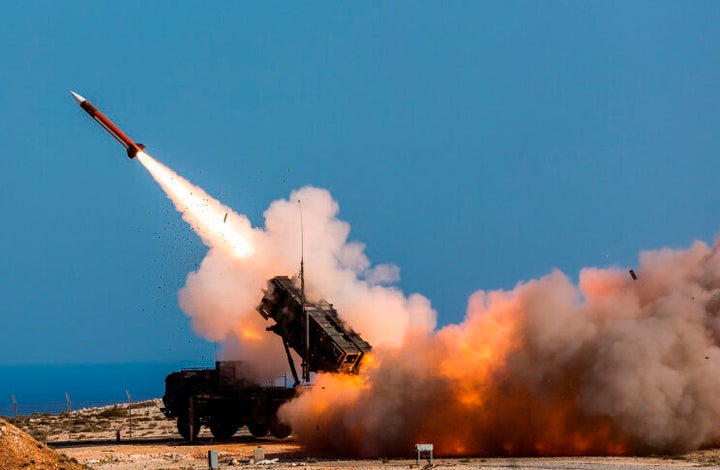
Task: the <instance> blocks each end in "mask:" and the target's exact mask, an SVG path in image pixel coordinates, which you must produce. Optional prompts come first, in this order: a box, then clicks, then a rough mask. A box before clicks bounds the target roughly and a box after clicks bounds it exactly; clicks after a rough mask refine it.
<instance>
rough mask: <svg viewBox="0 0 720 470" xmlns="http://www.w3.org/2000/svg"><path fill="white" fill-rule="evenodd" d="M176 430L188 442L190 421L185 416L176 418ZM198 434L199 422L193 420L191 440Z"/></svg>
mask: <svg viewBox="0 0 720 470" xmlns="http://www.w3.org/2000/svg"><path fill="white" fill-rule="evenodd" d="M177 429H178V432H179V433H180V435H181V436H182V437H183V438H184V439H185V440H186V441H189V440H190V420H189V419H188V417H187V416H178V419H177ZM199 432H200V421H198V420H195V423H194V426H193V436H192V438H193V439H195V438H196V437H197V436H198V433H199Z"/></svg>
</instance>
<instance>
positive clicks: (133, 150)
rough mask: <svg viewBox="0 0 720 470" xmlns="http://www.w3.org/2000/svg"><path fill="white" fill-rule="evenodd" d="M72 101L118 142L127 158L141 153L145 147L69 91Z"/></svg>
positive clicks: (86, 101)
mask: <svg viewBox="0 0 720 470" xmlns="http://www.w3.org/2000/svg"><path fill="white" fill-rule="evenodd" d="M70 94H71V95H72V97H73V99H74V100H75V102H76V103H77V104H79V105H80V107H81V108H82V109H83V110H84V111H85V112H86V113H88V114H89V115H90V117H91V118H93V119H95V120H96V121H97V123H98V124H100V125H101V126H102V127H103V129H105V130H106V131H108V134H110V135H111V136H113V137H115V140H117V141H118V142H120V143H121V144H122V146H123V147H125V149H126V150H127V156H128V157H130V158H135V157H136V156H137V154H138V152H142V150H143V149H144V148H145V146H144V145H143V144H141V143H135V142H134V141H133V140H132V139H131V138H130V137H128V136H127V134H125V133H124V132H123V131H121V130H120V128H119V127H118V126H116V125H115V124H114V123H113V122H112V121H111V120H110V119H108V118H107V116H105V115H104V114H103V113H101V112H100V111H98V110H97V108H96V107H95V106H93V105H92V104H91V103H90V102H89V101H88V100H86V99H85V98H83V97H82V96H80V95H78V94H77V93H75V92H74V91H71V92H70Z"/></svg>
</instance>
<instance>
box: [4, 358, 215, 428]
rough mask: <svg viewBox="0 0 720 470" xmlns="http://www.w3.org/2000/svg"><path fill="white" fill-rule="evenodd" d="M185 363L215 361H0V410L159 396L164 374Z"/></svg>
mask: <svg viewBox="0 0 720 470" xmlns="http://www.w3.org/2000/svg"><path fill="white" fill-rule="evenodd" d="M187 367H214V363H209V364H206V363H197V362H189V361H184V362H147V363H127V364H58V365H55V364H30V365H0V415H2V416H5V417H12V416H13V414H14V406H13V401H12V396H13V395H14V396H15V399H16V400H17V414H18V415H31V414H33V413H60V412H62V411H65V410H67V406H68V403H67V400H66V395H65V394H66V393H67V394H68V395H69V396H70V406H71V409H72V410H78V409H81V408H89V407H98V406H107V405H112V404H117V403H127V402H128V398H127V395H126V392H125V391H126V390H127V391H129V392H130V395H131V397H132V401H133V402H138V401H144V400H150V399H153V398H160V397H162V395H163V393H164V391H165V377H166V376H167V375H168V374H170V373H171V372H175V371H177V370H180V369H182V368H187Z"/></svg>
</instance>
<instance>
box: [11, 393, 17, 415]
mask: <svg viewBox="0 0 720 470" xmlns="http://www.w3.org/2000/svg"><path fill="white" fill-rule="evenodd" d="M11 397H12V402H13V418H17V399H16V398H15V394H14V393H13V394H12V395H11Z"/></svg>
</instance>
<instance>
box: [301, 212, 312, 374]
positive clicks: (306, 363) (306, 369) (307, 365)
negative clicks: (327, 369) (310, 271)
mask: <svg viewBox="0 0 720 470" xmlns="http://www.w3.org/2000/svg"><path fill="white" fill-rule="evenodd" d="M298 208H299V209H300V301H301V302H302V313H303V318H304V320H305V341H304V343H305V351H304V352H305V354H304V356H305V357H303V363H302V373H303V381H305V383H308V382H310V318H309V314H308V312H307V310H306V309H305V230H304V228H303V216H302V202H300V199H298Z"/></svg>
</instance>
